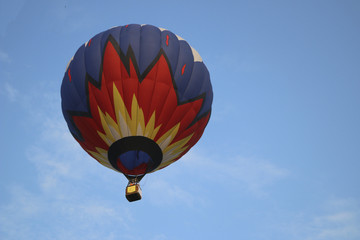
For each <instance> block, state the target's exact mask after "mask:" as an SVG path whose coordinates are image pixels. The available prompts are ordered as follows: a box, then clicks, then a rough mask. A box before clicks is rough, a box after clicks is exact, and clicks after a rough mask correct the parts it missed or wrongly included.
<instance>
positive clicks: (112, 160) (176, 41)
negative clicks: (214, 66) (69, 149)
mask: <svg viewBox="0 0 360 240" xmlns="http://www.w3.org/2000/svg"><path fill="white" fill-rule="evenodd" d="M61 99H62V112H63V115H64V118H65V120H66V122H67V125H68V127H69V130H70V132H71V134H72V135H73V137H74V138H75V139H76V140H77V141H78V143H79V144H80V145H81V147H82V148H83V149H84V150H85V151H86V152H87V153H88V154H90V155H91V156H92V157H93V158H95V159H96V160H97V161H98V162H99V163H101V164H102V165H104V166H106V167H108V168H110V169H113V170H115V171H118V172H121V173H123V174H124V175H125V176H126V177H127V178H128V179H129V180H131V179H134V178H139V179H141V178H142V177H143V176H144V175H145V174H147V173H150V172H154V171H156V170H159V169H162V168H164V167H166V166H168V165H169V164H171V163H173V162H175V161H176V160H178V159H179V158H181V157H182V156H183V155H184V154H185V153H186V152H188V151H189V150H190V148H191V147H192V146H194V144H195V143H196V142H197V141H198V140H199V139H200V137H201V135H202V133H203V131H204V129H205V127H206V125H207V123H208V121H209V118H210V113H211V104H212V100H213V93H212V86H211V82H210V76H209V72H208V70H207V68H206V66H205V64H204V63H203V61H202V59H201V57H200V55H199V54H198V52H197V51H196V50H195V49H194V48H192V47H191V46H190V45H189V44H188V43H187V42H186V41H185V40H184V39H182V38H181V37H179V36H177V35H175V34H174V33H172V32H170V31H168V30H165V29H162V28H157V27H155V26H151V25H137V24H132V25H126V26H120V27H114V28H111V29H109V30H107V31H104V32H101V33H99V34H97V35H96V36H94V37H93V38H91V39H90V40H89V41H88V42H86V43H85V44H83V45H82V46H81V47H80V48H79V49H78V50H77V52H76V53H75V55H74V57H73V58H72V59H71V60H70V62H69V64H68V66H67V68H66V71H65V75H64V78H63V81H62V85H61Z"/></svg>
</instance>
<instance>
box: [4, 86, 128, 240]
mask: <svg viewBox="0 0 360 240" xmlns="http://www.w3.org/2000/svg"><path fill="white" fill-rule="evenodd" d="M8 89H10V90H9V92H14V89H13V88H11V86H10V85H8ZM39 92H41V91H39ZM44 92H45V93H46V94H47V96H27V97H28V98H29V99H30V100H31V99H32V100H33V99H34V98H36V99H37V98H39V97H43V98H46V99H56V100H57V101H55V102H57V104H54V102H53V101H47V102H43V104H44V106H41V102H39V104H38V108H37V109H33V108H31V111H35V112H31V113H28V114H29V118H30V117H31V121H35V122H36V123H37V127H38V129H40V131H39V132H38V134H37V135H34V136H33V141H32V143H31V144H30V145H29V146H28V147H27V149H26V150H25V151H26V156H27V158H26V159H24V161H29V162H30V164H32V165H33V166H34V168H35V171H36V174H37V178H35V182H36V184H35V185H33V186H30V188H29V187H25V183H24V185H13V184H11V183H10V184H8V191H7V192H5V193H2V194H6V196H7V199H9V200H8V201H2V202H1V204H0V212H1V216H0V238H1V239H52V238H53V237H52V236H57V237H56V239H66V240H69V239H100V238H101V239H109V240H110V239H118V238H117V237H118V235H117V234H114V231H116V232H124V233H126V232H131V231H132V226H131V222H132V221H134V217H132V212H131V211H129V210H128V209H127V205H124V204H126V202H125V200H124V199H123V195H122V196H121V198H122V200H124V201H122V202H123V203H121V202H120V203H119V202H118V201H119V198H120V196H118V192H116V194H117V195H115V196H114V198H113V199H106V198H104V197H102V196H99V195H98V192H97V191H98V189H101V190H102V191H107V190H108V189H109V188H111V187H110V186H111V185H113V184H114V183H115V182H119V179H120V177H119V176H118V174H115V173H114V172H112V171H111V170H107V169H105V168H104V167H102V166H101V165H100V164H98V163H97V162H96V161H95V160H92V159H91V158H90V157H89V156H88V155H87V154H86V153H84V151H82V150H81V148H80V147H79V144H78V143H77V142H76V141H75V140H74V139H73V138H72V136H71V134H70V133H69V131H68V129H67V126H66V123H65V121H64V120H63V117H62V116H61V110H60V107H59V106H60V104H59V97H58V93H57V92H56V93H53V94H54V95H55V94H56V96H57V97H55V98H53V97H51V96H49V92H48V91H44ZM50 95H51V94H50ZM48 104H50V109H49V106H45V105H48ZM39 105H40V106H39ZM53 105H56V107H57V108H52V107H53ZM22 107H23V108H24V110H25V111H28V110H30V108H27V107H26V106H22ZM51 109H52V110H51ZM54 109H56V110H54ZM40 116H41V117H40ZM28 120H30V119H28ZM30 126H31V125H30ZM105 171H107V172H106V174H104V172H105ZM112 173H113V174H112ZM115 176H116V177H115ZM124 182H125V181H124ZM114 224H116V229H113V226H114ZM74 226H76V227H74Z"/></svg>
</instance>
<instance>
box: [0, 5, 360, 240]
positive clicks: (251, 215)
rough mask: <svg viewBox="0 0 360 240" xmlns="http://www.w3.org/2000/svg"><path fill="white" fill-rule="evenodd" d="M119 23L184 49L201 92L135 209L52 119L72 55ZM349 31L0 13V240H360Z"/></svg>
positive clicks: (352, 25)
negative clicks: (193, 138) (168, 35)
mask: <svg viewBox="0 0 360 240" xmlns="http://www.w3.org/2000/svg"><path fill="white" fill-rule="evenodd" d="M129 23H140V24H152V25H155V26H158V27H163V28H166V29H169V30H171V31H173V32H174V33H176V34H178V35H180V36H182V37H183V38H184V39H186V40H187V41H188V42H189V43H190V44H191V45H192V46H193V47H194V48H195V49H196V50H197V51H198V52H199V53H200V55H201V56H202V58H203V60H204V62H205V64H206V65H207V67H208V69H209V71H210V76H211V80H212V84H213V90H214V103H213V113H212V117H211V119H210V122H209V125H208V127H207V129H206V130H205V133H204V135H203V137H202V139H201V140H200V141H199V142H198V144H197V145H196V146H195V147H194V148H193V149H192V150H191V151H190V152H189V153H188V154H187V155H186V156H185V157H184V158H183V159H181V160H179V161H178V162H176V163H174V164H173V165H171V166H169V167H168V168H166V169H164V170H161V171H158V172H156V173H154V174H150V175H148V176H146V177H145V178H144V179H143V181H142V189H143V199H142V200H141V201H139V202H134V203H129V202H127V200H126V199H125V197H124V187H125V185H126V183H127V182H126V179H125V177H124V176H122V175H121V174H117V173H116V172H114V171H111V170H109V169H107V168H105V167H103V166H101V165H100V164H98V163H97V162H96V161H95V160H93V159H91V158H90V157H89V156H88V155H87V154H86V153H84V152H83V151H82V149H81V148H80V146H79V145H78V144H77V143H76V142H75V140H74V139H73V138H72V136H71V135H70V134H69V132H68V130H67V126H66V124H65V121H64V119H63V116H62V113H61V107H60V85H61V81H62V78H63V74H64V71H65V68H66V64H67V62H68V61H69V59H70V58H71V57H72V56H73V54H74V53H75V51H76V50H77V48H78V47H79V46H80V45H81V44H83V43H84V42H86V41H87V40H89V39H90V38H91V37H92V36H93V35H95V34H96V33H98V32H100V31H103V30H106V29H108V28H110V27H113V26H118V25H126V24H129ZM359 26H360V2H359V1H350V0H341V1H340V0H339V1H333V0H326V1H325V0H323V1H320V0H309V1H308V0H305V1H285V0H284V1H265V0H264V1H235V0H234V1H209V0H208V1H194V0H192V1H189V0H184V1H165V0H162V1H157V0H153V1H145V0H136V1H130V0H129V1H123V0H117V1H115V0H113V1H105V0H104V1H89V0H88V1H70V0H62V1H60V0H59V1H49V0H42V1H26V0H11V1H5V0H0V83H1V88H0V107H1V114H0V115H1V116H0V119H1V124H0V141H1V142H0V151H1V157H0V238H1V239H2V240H10V239H11V240H19V239H22V240H30V239H51V240H54V239H55V240H72V239H86V240H91V239H103V240H112V239H122V240H135V239H136V240H145V239H146V240H184V239H189V240H192V239H214V240H218V239H244V240H269V239H274V240H339V239H341V240H358V239H360V174H359V172H360V28H359ZM85 163H86V164H85Z"/></svg>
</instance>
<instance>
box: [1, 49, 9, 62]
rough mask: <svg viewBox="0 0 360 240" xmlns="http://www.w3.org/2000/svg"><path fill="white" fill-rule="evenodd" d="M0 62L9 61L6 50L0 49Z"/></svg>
mask: <svg viewBox="0 0 360 240" xmlns="http://www.w3.org/2000/svg"><path fill="white" fill-rule="evenodd" d="M0 62H3V63H10V62H11V59H10V57H9V55H8V54H7V53H6V52H3V51H1V50H0Z"/></svg>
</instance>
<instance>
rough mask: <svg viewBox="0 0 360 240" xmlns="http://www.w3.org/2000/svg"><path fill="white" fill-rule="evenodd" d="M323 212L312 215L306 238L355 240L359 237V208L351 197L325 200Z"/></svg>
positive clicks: (312, 239)
mask: <svg viewBox="0 0 360 240" xmlns="http://www.w3.org/2000/svg"><path fill="white" fill-rule="evenodd" d="M324 205H325V212H324V213H323V214H320V215H317V216H313V217H312V220H311V221H310V222H309V227H310V229H312V230H311V232H310V233H309V236H308V237H307V238H306V239H307V240H332V239H334V240H335V239H343V240H356V239H359V238H360V228H359V226H360V208H359V205H358V203H357V202H356V201H354V200H352V199H337V200H331V201H328V202H326V203H325V204H324Z"/></svg>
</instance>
